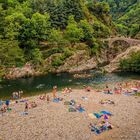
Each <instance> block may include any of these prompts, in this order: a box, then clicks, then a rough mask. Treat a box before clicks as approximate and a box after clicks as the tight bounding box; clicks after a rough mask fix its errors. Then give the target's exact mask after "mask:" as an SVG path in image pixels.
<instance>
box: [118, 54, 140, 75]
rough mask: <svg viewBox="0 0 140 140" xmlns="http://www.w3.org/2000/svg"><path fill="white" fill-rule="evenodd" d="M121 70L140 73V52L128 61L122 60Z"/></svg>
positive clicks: (132, 55)
mask: <svg viewBox="0 0 140 140" xmlns="http://www.w3.org/2000/svg"><path fill="white" fill-rule="evenodd" d="M120 68H121V69H122V70H124V71H132V72H140V51H139V52H135V53H132V54H131V55H130V57H129V58H128V59H123V60H121V61H120Z"/></svg>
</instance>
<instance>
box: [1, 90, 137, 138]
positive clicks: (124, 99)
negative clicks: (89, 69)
mask: <svg viewBox="0 0 140 140" xmlns="http://www.w3.org/2000/svg"><path fill="white" fill-rule="evenodd" d="M58 96H60V97H62V98H63V100H62V101H61V102H59V103H55V102H52V101H51V102H49V103H48V102H47V101H46V100H43V101H42V100H40V99H39V96H33V97H27V98H26V99H27V100H29V101H36V103H37V107H36V108H33V109H29V110H28V115H22V114H21V113H22V112H23V111H24V107H25V103H17V104H15V103H14V102H13V103H12V104H11V105H10V107H11V108H12V111H10V112H6V113H4V114H3V116H0V140H139V139H140V117H139V116H140V97H138V96H125V95H123V94H118V95H117V94H113V95H110V94H103V93H98V92H96V91H94V90H91V91H90V92H86V91H85V90H83V89H73V91H72V92H71V93H69V94H65V95H64V94H61V93H58ZM83 96H84V97H86V100H84V99H82V97H83ZM71 99H74V100H75V101H76V102H77V103H79V104H81V105H82V107H83V108H84V109H85V111H84V112H82V113H80V112H69V111H68V106H66V105H64V101H69V100H71ZM103 99H109V100H112V101H114V103H115V104H113V105H112V104H111V105H110V104H105V105H102V104H100V103H99V102H100V101H101V100H103ZM101 110H107V111H110V112H111V113H112V114H113V115H112V117H110V118H109V122H110V123H111V124H112V125H113V129H111V130H109V131H105V132H103V133H101V134H99V135H96V134H95V133H94V132H92V131H91V130H90V128H89V127H88V126H89V124H90V123H97V122H98V119H96V118H90V117H89V115H88V114H89V113H94V112H100V111H101Z"/></svg>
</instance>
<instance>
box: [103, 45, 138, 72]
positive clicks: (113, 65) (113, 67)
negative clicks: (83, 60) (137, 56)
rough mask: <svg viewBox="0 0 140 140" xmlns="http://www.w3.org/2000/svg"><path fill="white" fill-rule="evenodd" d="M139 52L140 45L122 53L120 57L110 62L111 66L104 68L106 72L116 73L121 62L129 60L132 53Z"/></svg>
mask: <svg viewBox="0 0 140 140" xmlns="http://www.w3.org/2000/svg"><path fill="white" fill-rule="evenodd" d="M137 51H140V44H139V45H137V46H132V47H130V48H128V49H126V51H124V52H122V53H120V54H119V55H117V56H116V57H115V58H114V59H113V60H112V61H111V62H110V64H109V65H107V66H105V67H104V69H105V71H107V72H109V73H111V72H115V71H117V70H119V62H120V60H121V59H125V58H128V57H129V56H130V54H131V53H132V52H137Z"/></svg>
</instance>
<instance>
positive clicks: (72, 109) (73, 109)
mask: <svg viewBox="0 0 140 140" xmlns="http://www.w3.org/2000/svg"><path fill="white" fill-rule="evenodd" d="M68 111H69V112H76V111H77V110H76V109H75V108H73V107H70V108H69V109H68Z"/></svg>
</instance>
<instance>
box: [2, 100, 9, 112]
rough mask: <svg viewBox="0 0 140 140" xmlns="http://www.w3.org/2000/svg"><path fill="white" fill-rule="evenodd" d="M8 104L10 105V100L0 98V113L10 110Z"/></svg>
mask: <svg viewBox="0 0 140 140" xmlns="http://www.w3.org/2000/svg"><path fill="white" fill-rule="evenodd" d="M9 105H10V100H6V101H2V100H0V114H2V115H3V113H5V112H6V111H8V110H10V108H9Z"/></svg>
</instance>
